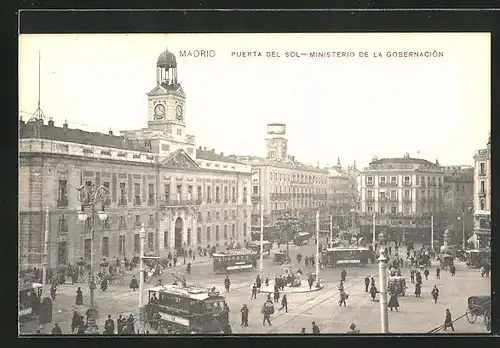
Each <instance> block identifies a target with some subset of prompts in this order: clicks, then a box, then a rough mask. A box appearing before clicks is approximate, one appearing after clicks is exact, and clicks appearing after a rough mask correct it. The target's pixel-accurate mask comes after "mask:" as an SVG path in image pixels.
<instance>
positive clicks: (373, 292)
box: [370, 284, 378, 301]
mask: <svg viewBox="0 0 500 348" xmlns="http://www.w3.org/2000/svg"><path fill="white" fill-rule="evenodd" d="M377 292H378V290H377V288H376V286H375V284H372V286H371V287H370V296H371V297H372V301H375V297H377Z"/></svg>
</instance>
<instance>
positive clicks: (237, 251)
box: [212, 249, 257, 256]
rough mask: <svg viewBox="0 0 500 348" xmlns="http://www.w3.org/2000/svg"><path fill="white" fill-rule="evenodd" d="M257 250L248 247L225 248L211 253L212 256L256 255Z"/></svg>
mask: <svg viewBox="0 0 500 348" xmlns="http://www.w3.org/2000/svg"><path fill="white" fill-rule="evenodd" d="M256 254H257V252H256V251H253V250H249V249H235V250H226V251H221V252H218V253H214V254H212V256H237V255H256Z"/></svg>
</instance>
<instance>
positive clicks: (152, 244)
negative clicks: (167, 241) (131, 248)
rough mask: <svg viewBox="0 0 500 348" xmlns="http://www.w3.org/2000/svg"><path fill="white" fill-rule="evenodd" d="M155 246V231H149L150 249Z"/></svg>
mask: <svg viewBox="0 0 500 348" xmlns="http://www.w3.org/2000/svg"><path fill="white" fill-rule="evenodd" d="M154 247H155V235H154V233H153V232H149V233H148V250H149V251H152V250H153V249H154Z"/></svg>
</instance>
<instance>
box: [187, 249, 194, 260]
mask: <svg viewBox="0 0 500 348" xmlns="http://www.w3.org/2000/svg"><path fill="white" fill-rule="evenodd" d="M188 254H189V258H191V257H192V255H193V250H191V248H189V250H188Z"/></svg>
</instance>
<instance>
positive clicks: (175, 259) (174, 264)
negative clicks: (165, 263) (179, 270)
mask: <svg viewBox="0 0 500 348" xmlns="http://www.w3.org/2000/svg"><path fill="white" fill-rule="evenodd" d="M173 261H174V263H173V266H174V267H176V266H177V256H174V259H173Z"/></svg>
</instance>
